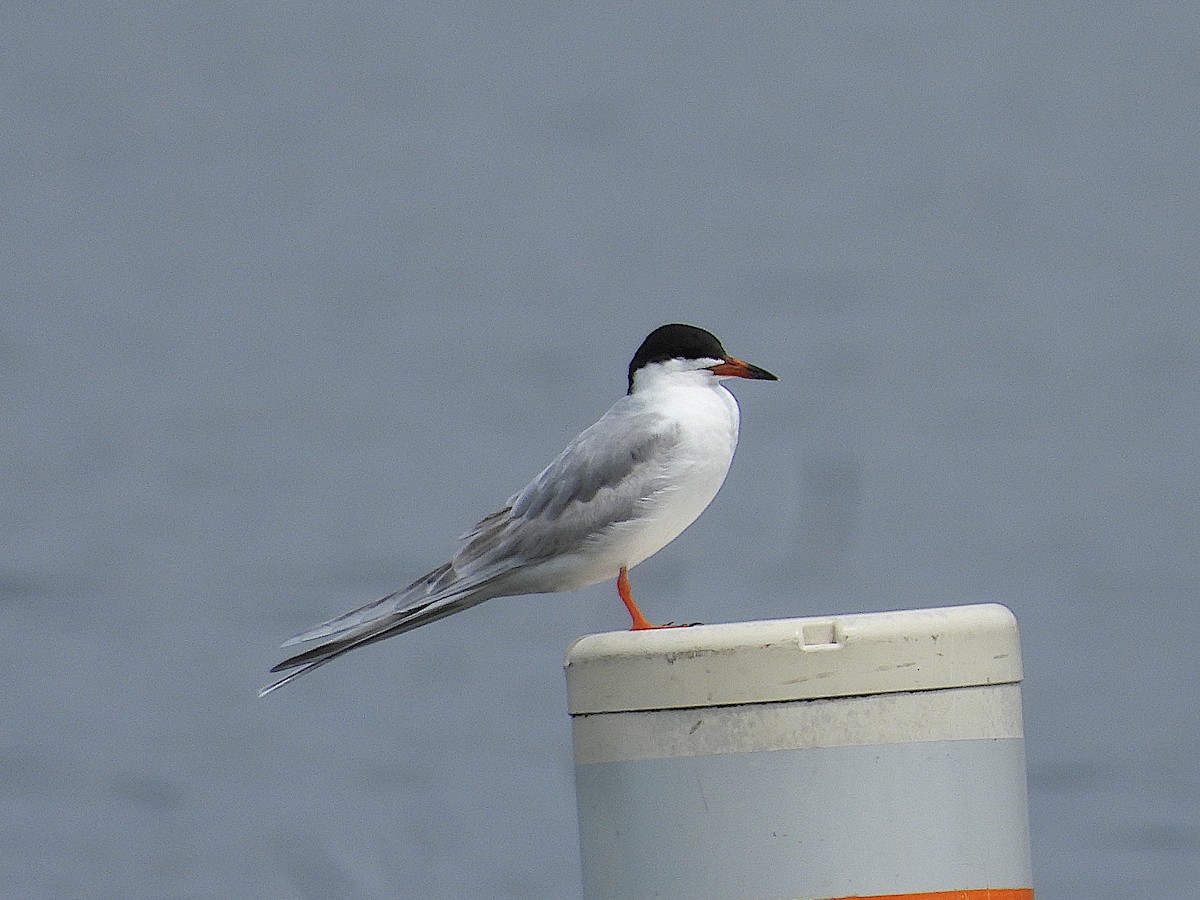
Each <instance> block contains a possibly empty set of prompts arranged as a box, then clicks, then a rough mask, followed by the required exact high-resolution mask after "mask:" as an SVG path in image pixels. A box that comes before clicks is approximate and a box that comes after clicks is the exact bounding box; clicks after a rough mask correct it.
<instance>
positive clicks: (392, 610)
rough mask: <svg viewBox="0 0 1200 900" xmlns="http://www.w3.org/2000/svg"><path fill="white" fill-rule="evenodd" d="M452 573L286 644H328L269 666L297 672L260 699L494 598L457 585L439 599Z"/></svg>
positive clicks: (445, 569) (444, 570)
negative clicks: (341, 658) (367, 649)
mask: <svg viewBox="0 0 1200 900" xmlns="http://www.w3.org/2000/svg"><path fill="white" fill-rule="evenodd" d="M451 571H452V570H451V567H450V565H449V564H446V565H445V566H442V567H441V568H438V569H435V570H434V571H432V572H430V573H429V574H428V575H426V576H425V577H424V578H420V579H418V580H417V581H415V582H413V583H412V584H411V585H409V586H408V587H407V588H404V589H403V590H400V591H397V592H396V593H394V594H389V595H388V596H386V597H384V598H383V599H381V600H375V601H374V602H372V603H368V604H367V605H366V606H362V607H359V608H358V609H355V610H352V611H351V612H348V613H345V614H343V615H340V616H337V617H336V618H333V619H330V620H329V621H328V622H326V623H324V624H323V625H318V626H317V627H316V628H313V629H311V630H309V631H306V632H304V633H303V634H300V635H297V636H296V637H294V638H292V639H291V640H288V641H285V642H284V644H283V646H285V647H288V646H291V645H293V644H301V643H307V642H309V641H315V640H318V639H321V638H326V640H324V641H322V643H320V644H317V645H316V646H315V647H310V648H309V649H308V650H304V651H302V652H300V653H297V654H296V655H295V656H292V657H289V658H288V659H285V660H284V661H283V662H281V663H279V664H278V665H276V666H273V667H272V668H271V671H272V672H283V671H286V670H288V669H294V670H295V671H292V672H288V674H287V675H285V676H283V677H282V678H280V679H279V680H278V681H275V682H273V683H271V684H268V685H267V686H266V687H264V688H262V689H261V690H260V691H259V692H258V696H260V697H265V696H266V695H267V694H269V693H271V692H272V691H274V690H277V689H278V688H281V687H283V686H284V685H285V684H287V683H288V682H289V681H292V680H293V679H295V678H299V677H300V676H301V675H303V674H305V673H306V672H311V671H312V670H313V669H318V668H320V667H321V666H323V665H325V664H326V663H328V662H332V661H333V660H335V659H337V658H338V657H339V656H341V655H342V654H343V653H349V652H350V651H351V650H355V649H357V648H359V647H365V646H366V645H367V644H373V643H375V642H376V641H382V640H384V639H385V638H390V637H392V636H394V635H397V634H403V633H404V632H406V631H412V630H413V629H414V628H420V627H421V626H422V625H428V624H429V623H430V622H436V621H437V620H438V619H444V618H445V617H446V616H450V615H453V614H454V613H456V612H461V611H462V610H464V609H470V608H471V607H472V606H476V605H477V604H480V603H482V602H483V601H484V600H487V599H488V598H489V597H492V596H495V595H494V594H493V593H491V592H489V591H487V590H485V589H484V585H481V584H472V585H470V586H468V585H456V586H455V589H453V590H451V591H448V592H446V593H441V594H439V593H437V588H438V587H439V586H440V585H441V584H444V581H445V580H446V576H447V575H449V574H450V573H451ZM414 594H417V595H418V597H419V599H415V600H414V599H413V595H414Z"/></svg>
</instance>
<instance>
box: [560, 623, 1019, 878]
mask: <svg viewBox="0 0 1200 900" xmlns="http://www.w3.org/2000/svg"><path fill="white" fill-rule="evenodd" d="M566 670H567V693H568V702H569V707H570V713H571V716H572V728H573V733H574V741H575V773H576V790H577V796H578V804H579V831H580V844H581V849H582V853H583V888H584V896H585V897H586V898H587V900H607V898H613V900H616V898H620V900H638V898H643V897H646V898H649V897H654V898H680V900H682V898H688V900H695V898H705V900H723V898H729V900H735V898H736V900H741V898H747V897H755V898H821V900H824V898H850V897H853V898H885V897H889V898H899V897H902V898H907V900H914V898H929V900H933V898H937V900H950V898H954V900H985V898H986V900H1032V897H1033V888H1032V883H1033V881H1032V876H1031V873H1030V861H1029V815H1028V809H1027V799H1026V786H1025V750H1024V746H1025V745H1024V734H1023V731H1022V725H1021V689H1020V681H1021V651H1020V643H1019V639H1018V635H1017V623H1016V619H1015V618H1014V617H1013V615H1012V613H1011V612H1009V610H1007V609H1006V608H1005V607H1003V606H999V605H996V604H983V605H977V606H960V607H951V608H946V609H925V610H911V611H903V612H889V613H871V614H864V615H845V616H832V617H827V618H804V619H783V620H778V621H766V622H747V623H740V624H731V625H709V626H697V627H693V628H680V629H670V630H662V631H651V632H645V631H643V632H615V633H611V634H597V635H590V636H588V637H584V638H581V639H580V640H578V641H576V642H575V644H574V645H573V646H572V647H571V648H570V650H569V651H568V652H567V660H566Z"/></svg>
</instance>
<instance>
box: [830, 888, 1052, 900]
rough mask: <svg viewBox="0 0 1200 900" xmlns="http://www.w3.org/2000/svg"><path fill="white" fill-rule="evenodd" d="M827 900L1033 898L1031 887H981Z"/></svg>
mask: <svg viewBox="0 0 1200 900" xmlns="http://www.w3.org/2000/svg"><path fill="white" fill-rule="evenodd" d="M829 900H1033V888H983V889H982V890H977V891H934V892H933V893H932V894H876V895H874V896H871V897H830V898H829Z"/></svg>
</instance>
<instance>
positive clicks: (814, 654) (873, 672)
mask: <svg viewBox="0 0 1200 900" xmlns="http://www.w3.org/2000/svg"><path fill="white" fill-rule="evenodd" d="M566 669H567V695H568V705H569V709H570V712H571V714H572V715H583V714H590V713H604V712H626V711H633V710H649V709H682V708H688V707H701V706H724V705H730V704H740V703H771V702H777V701H783V700H814V699H820V698H830V697H847V696H856V695H864V694H885V693H895V692H900V691H922V690H936V689H939V688H954V687H968V686H973V685H982V684H1008V683H1013V682H1019V681H1020V680H1021V647H1020V641H1019V637H1018V634H1017V621H1016V618H1015V617H1014V616H1013V614H1012V613H1011V612H1010V611H1009V610H1008V609H1007V608H1006V607H1004V606H1001V605H999V604H996V603H985V604H978V605H973V606H951V607H943V608H939V609H917V610H903V611H899V612H882V613H862V614H855V615H839V616H817V617H810V618H802V619H775V620H768V621H761V622H740V623H732V624H727V625H697V626H695V627H692V628H672V629H664V630H656V631H636V632H634V631H621V632H610V633H606V634H593V635H588V636H587V637H583V638H580V639H579V640H577V641H576V642H575V643H574V644H572V645H571V647H570V649H569V650H568V651H567V658H566Z"/></svg>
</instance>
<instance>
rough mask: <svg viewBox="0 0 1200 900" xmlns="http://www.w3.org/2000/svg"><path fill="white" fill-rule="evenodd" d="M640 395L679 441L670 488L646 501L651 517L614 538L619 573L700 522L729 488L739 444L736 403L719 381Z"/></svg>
mask: <svg viewBox="0 0 1200 900" xmlns="http://www.w3.org/2000/svg"><path fill="white" fill-rule="evenodd" d="M697 375H698V376H699V375H700V373H697ZM639 393H641V394H642V395H643V396H641V397H639V399H642V400H644V402H646V403H650V404H653V405H654V406H655V407H656V408H658V409H661V410H662V411H663V412H664V414H665V415H667V416H669V417H670V419H671V420H672V421H673V423H674V425H675V427H676V428H677V429H678V430H677V434H678V440H677V442H676V443H675V445H674V447H673V448H672V452H671V453H670V454H669V455H668V456H664V458H663V460H662V465H663V466H664V475H665V476H666V477H665V478H664V485H665V486H664V487H663V488H662V489H661V490H660V491H658V492H657V493H655V494H654V495H653V496H651V497H649V498H647V499H646V500H645V504H646V507H647V509H646V515H645V516H643V517H640V518H638V519H637V520H636V521H633V522H629V523H626V524H625V525H623V526H621V527H619V528H618V529H617V533H616V534H614V535H613V538H614V539H613V543H612V545H611V546H610V547H609V548H608V549H609V550H610V552H611V553H612V555H613V558H614V559H615V560H619V565H618V566H617V568H620V566H621V565H623V566H626V567H628V568H632V567H633V566H636V565H637V564H638V563H640V562H642V560H644V559H647V558H649V557H650V556H653V555H654V554H655V553H657V552H658V551H659V550H661V549H662V548H663V547H665V546H666V545H667V544H669V543H670V542H671V541H673V540H675V538H677V537H678V536H679V535H680V534H681V533H682V532H683V530H684V529H685V528H687V527H688V526H689V525H691V524H692V522H694V521H696V518H697V517H698V516H699V515H700V513H702V512H704V510H705V508H707V506H708V505H709V504H710V503H711V502H712V500H713V498H714V497H715V496H716V495H717V491H718V490H720V488H721V485H722V484H723V483H724V481H725V476H726V474H727V473H728V472H729V464H730V463H731V462H732V461H733V451H734V449H735V448H736V447H737V440H738V418H739V417H738V406H737V401H736V400H734V398H733V395H732V394H731V393H729V391H727V390H725V388H723V387H721V386H720V384H719V383H717V381H716V380H715V379H710V378H707V377H697V378H696V379H695V380H692V379H679V378H675V379H671V380H669V381H665V382H664V383H663V384H662V385H661V387H657V388H656V389H654V390H647V391H644V392H639ZM606 555H607V554H606Z"/></svg>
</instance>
